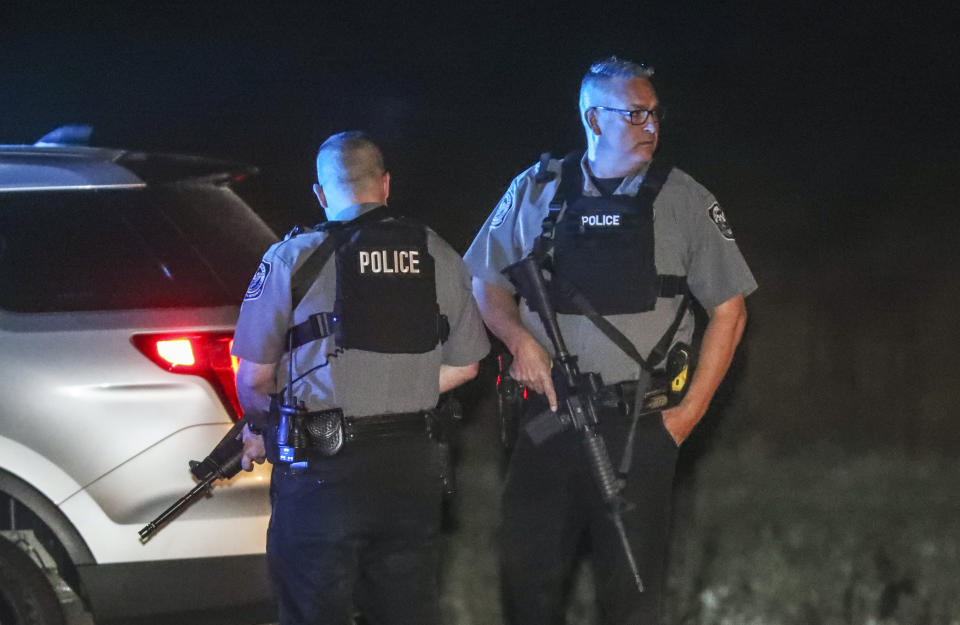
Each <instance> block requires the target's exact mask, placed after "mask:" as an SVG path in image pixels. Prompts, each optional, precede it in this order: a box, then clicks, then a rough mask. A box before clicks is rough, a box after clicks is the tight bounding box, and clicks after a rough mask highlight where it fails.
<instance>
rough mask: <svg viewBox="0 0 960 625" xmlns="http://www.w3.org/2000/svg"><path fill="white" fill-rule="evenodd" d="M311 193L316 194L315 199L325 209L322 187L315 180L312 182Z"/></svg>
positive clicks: (325, 197) (325, 203)
mask: <svg viewBox="0 0 960 625" xmlns="http://www.w3.org/2000/svg"><path fill="white" fill-rule="evenodd" d="M313 194H314V195H316V196H317V201H318V202H320V206H321V207H323V210H327V196H326V195H324V194H323V187H321V186H320V184H319V183H317V182H315V183H313Z"/></svg>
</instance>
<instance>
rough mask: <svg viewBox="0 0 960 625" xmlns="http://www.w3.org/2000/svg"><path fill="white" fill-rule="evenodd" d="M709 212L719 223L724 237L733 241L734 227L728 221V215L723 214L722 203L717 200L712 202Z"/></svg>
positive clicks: (713, 219)
mask: <svg viewBox="0 0 960 625" xmlns="http://www.w3.org/2000/svg"><path fill="white" fill-rule="evenodd" d="M707 214H708V215H709V216H710V219H711V220H712V221H713V223H715V224H716V225H717V229H718V230H720V234H721V235H723V238H724V239H727V240H728V241H733V229H732V228H731V227H730V224H729V223H727V216H726V215H724V214H723V209H722V208H720V204H719V203H717V202H714V203H713V204H711V205H710V208H708V209H707Z"/></svg>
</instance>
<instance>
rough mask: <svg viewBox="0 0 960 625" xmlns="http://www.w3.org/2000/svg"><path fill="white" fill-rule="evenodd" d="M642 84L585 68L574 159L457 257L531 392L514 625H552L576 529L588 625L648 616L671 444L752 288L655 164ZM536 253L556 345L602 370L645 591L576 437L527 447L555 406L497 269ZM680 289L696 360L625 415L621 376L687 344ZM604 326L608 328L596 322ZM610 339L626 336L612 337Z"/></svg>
mask: <svg viewBox="0 0 960 625" xmlns="http://www.w3.org/2000/svg"><path fill="white" fill-rule="evenodd" d="M652 74H653V71H652V69H649V68H647V67H645V66H643V65H638V64H636V63H632V62H630V61H625V60H621V59H618V58H616V57H609V58H605V59H603V60H601V61H599V62H597V63H595V64H593V65H592V66H591V67H590V69H589V71H588V72H587V73H586V75H585V76H584V78H583V81H582V84H581V89H580V103H579V104H580V106H579V108H580V118H581V121H582V123H583V127H584V130H585V132H586V138H587V150H586V153H585V154H583V155H573V158H571V157H568V158H566V159H563V160H557V159H551V158H549V155H545V156H544V158H542V159H541V162H540V163H539V164H538V165H535V166H533V167H531V168H530V169H528V170H527V171H525V172H523V173H521V174H520V175H519V176H517V177H516V178H515V179H514V180H513V182H512V183H511V184H510V186H509V188H508V189H507V192H506V194H505V195H504V196H503V198H502V199H501V200H500V203H499V204H498V205H497V207H496V208H495V209H494V211H493V212H492V213H491V215H490V217H489V218H488V219H487V221H486V222H485V223H484V225H483V227H482V228H481V229H480V232H479V234H478V235H477V237H476V239H475V240H474V242H473V244H472V245H471V247H470V249H469V250H468V251H467V254H466V255H465V257H464V259H465V261H466V264H467V267H468V269H469V270H470V272H471V274H472V275H473V290H474V296H475V297H476V299H477V302H478V304H479V307H480V312H481V315H482V316H483V319H484V321H485V322H486V324H487V326H488V327H489V328H490V329H491V330H492V331H493V332H494V334H496V335H497V336H498V337H499V338H500V339H501V340H502V341H503V342H504V344H505V345H506V346H507V348H508V349H509V350H510V352H511V353H512V355H513V366H512V373H513V376H514V377H515V378H516V379H517V380H518V381H519V382H521V383H522V384H524V385H526V386H527V387H528V388H530V389H532V390H534V391H536V392H537V393H540V394H541V395H539V396H536V397H535V398H534V401H531V402H529V405H528V406H527V415H528V416H527V418H526V421H523V422H521V427H520V429H519V437H518V440H517V441H516V443H515V447H514V451H513V455H512V457H511V464H510V469H509V473H508V477H507V483H506V486H505V492H504V498H503V528H502V540H503V544H502V573H503V589H504V601H505V612H506V615H507V618H508V621H509V622H511V623H514V624H522V625H539V624H546V623H557V622H562V620H563V619H562V611H561V610H562V606H561V599H562V589H563V587H564V582H565V579H566V578H567V576H568V575H569V573H570V569H571V564H572V560H573V558H574V554H575V552H576V549H577V547H578V545H579V543H580V541H581V540H582V539H583V537H584V534H589V538H590V546H591V549H592V552H593V558H592V561H593V565H594V578H595V582H596V589H597V598H598V600H599V604H600V609H601V616H602V618H603V622H605V623H612V624H618V625H619V624H622V623H634V624H644V625H649V624H655V623H659V622H660V621H661V619H662V615H661V610H662V608H661V603H662V602H661V598H662V593H663V588H664V579H663V576H664V569H665V559H666V547H667V537H668V523H669V518H670V515H669V510H670V495H671V490H672V480H673V473H674V467H675V462H676V458H677V452H678V447H679V445H680V444H681V443H682V442H683V440H684V439H685V438H686V437H687V436H688V435H689V433H690V431H691V430H692V429H693V428H694V426H695V425H696V424H697V422H698V421H699V420H700V419H701V417H702V416H703V414H704V412H705V411H706V409H707V406H708V404H709V402H710V400H711V398H712V396H713V394H714V392H715V390H716V389H717V386H718V385H719V384H720V381H721V380H722V378H723V377H724V375H725V373H726V371H727V368H728V366H729V364H730V361H731V359H732V357H733V353H734V350H735V348H736V346H737V344H738V343H739V341H740V338H741V335H742V333H743V329H744V325H745V322H746V308H745V304H744V296H745V295H748V294H749V293H750V292H752V291H753V290H754V289H755V288H756V283H755V281H754V279H753V276H752V275H751V273H750V270H749V269H748V267H747V265H746V263H745V261H744V259H743V257H742V256H741V254H740V252H739V250H738V248H737V245H736V243H735V242H734V238H733V233H732V231H731V229H730V227H729V225H728V223H727V221H726V218H725V217H724V214H723V211H722V210H721V209H720V205H719V204H718V203H717V201H716V199H715V198H714V197H713V196H712V195H711V194H710V192H709V191H707V190H706V189H705V188H704V187H702V186H701V185H700V184H699V183H697V182H696V181H695V180H694V179H693V178H691V177H690V176H689V175H687V174H686V173H684V172H682V171H680V170H679V169H676V168H671V167H670V166H669V165H666V164H664V163H662V162H659V160H655V159H654V152H655V151H656V148H657V142H658V140H659V133H660V123H661V118H662V109H661V108H660V105H659V101H658V99H657V94H656V92H655V90H654V88H653V85H652V83H651V80H650V79H651V76H652ZM535 248H536V249H537V254H542V255H543V257H545V258H548V259H549V266H550V268H551V272H552V273H551V275H552V276H553V278H554V279H552V280H550V282H549V286H550V296H551V297H550V299H551V301H552V303H553V305H554V307H555V308H556V309H557V312H558V321H559V327H560V329H561V332H562V334H563V336H564V338H565V341H566V347H567V350H568V351H569V353H571V354H574V355H576V356H578V357H579V369H580V371H584V372H588V371H589V372H596V373H599V374H600V375H601V377H602V380H603V382H604V384H605V385H606V386H605V387H604V388H603V392H602V394H601V396H602V397H612V398H614V399H612V400H610V401H606V402H604V401H601V402H600V406H599V412H600V426H599V427H600V432H601V434H602V436H603V438H604V439H605V441H606V447H607V449H608V450H609V455H610V459H611V462H612V463H613V465H614V467H616V468H617V469H618V470H619V471H620V472H621V473H622V474H623V475H624V476H625V478H626V487H625V490H624V491H623V492H622V495H623V496H624V498H625V499H626V500H627V501H629V502H630V503H632V504H635V507H634V508H633V509H632V510H628V511H626V512H625V513H624V514H623V515H622V518H623V522H624V525H625V529H626V534H627V536H628V538H629V542H630V543H631V547H632V551H633V554H634V556H635V558H636V560H637V563H638V565H639V574H640V577H641V579H642V582H643V586H644V591H643V592H638V588H637V584H636V581H635V578H634V577H633V575H632V574H631V570H630V568H629V566H628V560H627V558H626V557H625V555H624V552H623V545H622V543H621V541H620V539H619V534H618V533H617V531H616V529H615V527H614V523H613V522H612V521H611V517H610V516H609V514H608V510H607V508H606V507H605V506H604V503H603V501H602V500H601V497H600V495H599V493H598V488H597V485H596V483H595V482H594V480H593V477H592V476H591V474H590V471H589V470H588V466H587V462H588V460H587V458H586V457H585V456H584V451H583V447H582V445H581V444H580V441H579V438H578V434H577V433H576V432H574V431H573V430H567V431H564V432H562V433H559V434H556V435H553V436H550V437H549V438H547V439H546V440H543V441H542V442H540V443H539V444H536V443H534V442H533V441H534V440H537V439H538V436H533V434H532V433H533V430H532V429H531V427H532V425H531V424H532V423H534V422H535V421H536V419H534V418H533V417H534V415H537V414H538V413H541V414H542V412H543V410H545V409H546V408H547V407H548V406H549V408H550V409H551V410H554V411H556V410H557V407H558V401H557V393H556V390H555V388H554V385H553V381H552V379H551V367H552V363H551V355H550V353H549V352H548V349H549V348H548V347H547V346H550V342H549V340H548V335H547V334H546V332H545V330H544V327H543V325H542V323H541V321H540V319H539V318H538V315H537V313H536V312H534V311H532V310H531V309H530V308H529V306H528V305H527V303H526V301H525V300H521V303H520V304H519V305H518V303H517V301H516V300H515V289H514V286H513V285H512V284H511V283H510V282H509V281H508V280H507V278H506V277H504V275H503V274H502V273H501V272H502V270H503V269H504V268H505V267H507V266H509V265H511V264H513V263H515V262H517V261H519V260H521V259H522V258H524V257H526V256H527V255H529V254H531V252H532V251H533V250H534V249H535ZM564 284H570V285H573V287H574V288H575V292H577V293H579V294H580V295H582V296H583V298H584V299H585V300H586V302H587V303H588V304H590V305H592V309H593V310H592V311H590V310H588V309H586V308H585V307H584V306H583V305H582V303H578V301H577V300H576V299H575V298H574V297H573V296H572V295H571V294H570V293H571V291H570V290H569V289H567V288H566V287H563V286H562V285H564ZM691 297H696V299H697V300H699V302H700V303H701V304H702V305H703V307H704V308H705V309H706V311H707V312H708V313H709V315H710V320H709V323H708V325H707V327H706V329H705V332H704V335H703V340H702V346H701V349H700V356H699V366H698V368H697V369H696V371H695V373H694V375H693V378H692V381H690V382H689V383H688V386H687V391H686V395H685V396H684V398H683V399H682V401H680V402H679V404H678V405H676V406H673V407H671V408H669V409H666V410H663V411H662V414H661V413H653V414H640V411H638V410H634V406H633V404H634V403H635V402H634V400H635V398H636V397H637V396H638V395H637V394H636V387H637V386H638V385H639V384H641V383H642V382H641V383H638V382H636V381H637V380H644V381H645V380H647V379H649V377H650V376H651V375H656V374H657V373H658V372H659V370H662V369H663V368H664V363H665V362H666V361H667V360H668V358H667V357H666V356H667V355H668V354H669V353H670V351H671V349H676V346H679V345H682V344H683V343H689V342H690V341H691V338H692V336H693V331H694V315H693V314H692V313H691V312H690V308H689V305H690V298H691ZM591 313H595V314H596V315H597V316H598V317H600V319H599V321H598V320H594V319H591V317H590V314H591ZM603 319H606V321H608V322H609V324H610V325H612V327H613V330H612V331H611V330H610V329H609V328H608V329H606V330H604V329H603V328H602V327H601V326H602V323H601V322H602V320H603ZM618 333H619V335H620V337H621V338H623V339H625V340H626V343H622V342H621V343H620V344H618V340H619V338H618V337H617V334H618ZM631 346H632V347H631ZM631 350H633V352H632V353H633V354H634V355H638V356H640V360H643V364H642V365H641V364H640V361H639V360H638V359H637V358H636V357H634V355H632V354H631ZM624 389H630V390H629V391H625V390H624ZM642 390H643V389H641V391H642ZM640 396H642V394H641V395H640Z"/></svg>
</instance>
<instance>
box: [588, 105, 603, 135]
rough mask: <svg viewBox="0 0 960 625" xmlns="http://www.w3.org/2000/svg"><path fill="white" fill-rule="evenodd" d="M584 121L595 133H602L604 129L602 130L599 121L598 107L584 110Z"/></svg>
mask: <svg viewBox="0 0 960 625" xmlns="http://www.w3.org/2000/svg"><path fill="white" fill-rule="evenodd" d="M583 121H584V124H585V125H586V126H587V128H589V129H590V130H592V131H593V134H595V135H602V134H603V131H602V130H600V124H599V123H597V109H595V108H588V109H587V110H586V111H584V112H583Z"/></svg>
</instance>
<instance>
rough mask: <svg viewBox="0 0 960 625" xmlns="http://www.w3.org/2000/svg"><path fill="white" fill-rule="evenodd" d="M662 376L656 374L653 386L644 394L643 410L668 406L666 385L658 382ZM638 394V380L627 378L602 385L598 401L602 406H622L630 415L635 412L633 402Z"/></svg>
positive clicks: (624, 412) (624, 411) (625, 412)
mask: <svg viewBox="0 0 960 625" xmlns="http://www.w3.org/2000/svg"><path fill="white" fill-rule="evenodd" d="M659 377H660V376H654V381H653V383H652V384H651V388H649V389H647V392H646V393H645V394H644V405H643V411H644V412H646V411H648V410H659V409H661V408H665V407H666V406H667V402H668V401H669V397H668V395H667V391H666V387H665V386H664V385H663V384H662V383H658V382H659V380H658V378H659ZM636 394H637V381H636V380H626V381H624V382H617V383H616V384H608V385H606V386H604V387H602V388H601V389H600V390H599V392H598V393H597V401H598V403H599V404H600V405H601V406H606V407H608V408H620V409H621V410H622V411H623V414H625V415H629V414H631V413H632V412H633V404H634V401H635V399H636Z"/></svg>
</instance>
